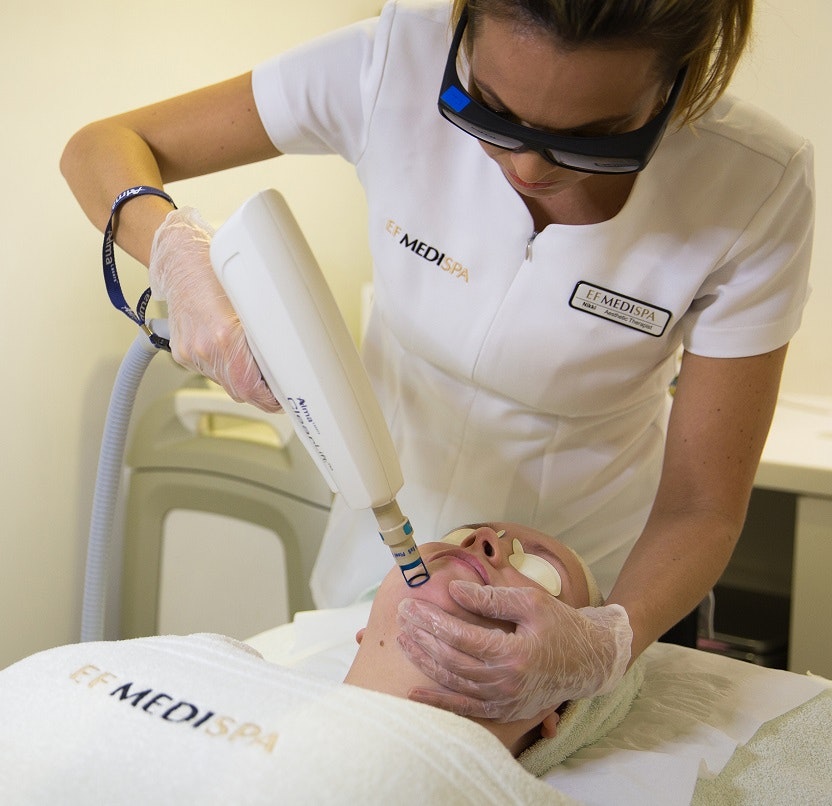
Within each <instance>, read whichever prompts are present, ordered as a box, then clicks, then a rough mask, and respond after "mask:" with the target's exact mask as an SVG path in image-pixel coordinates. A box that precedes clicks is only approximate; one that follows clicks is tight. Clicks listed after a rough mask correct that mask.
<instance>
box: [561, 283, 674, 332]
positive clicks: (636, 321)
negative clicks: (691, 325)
mask: <svg viewBox="0 0 832 806" xmlns="http://www.w3.org/2000/svg"><path fill="white" fill-rule="evenodd" d="M569 306H570V307H571V308H574V309H575V310H576V311H582V312H583V313H589V314H592V315H593V316H599V317H601V319H608V320H609V321H610V322H615V324H617V325H623V326H624V327H629V328H632V329H633V330H639V331H641V332H642V333H646V334H647V335H648V336H655V337H656V338H658V337H659V336H662V335H663V334H664V331H665V330H666V329H667V323H668V322H669V321H670V319H671V317H672V315H673V314H671V312H670V311H667V310H665V309H664V308H659V307H657V306H656V305H649V304H648V303H646V302H642V301H641V300H640V299H633V298H632V297H627V296H625V295H624V294H618V293H616V292H615V291H610V290H609V289H608V288H601V286H597V285H592V284H591V283H584V282H581V283H578V284H577V285H576V286H575V290H574V291H573V292H572V297H571V298H570V300H569Z"/></svg>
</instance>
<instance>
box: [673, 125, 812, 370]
mask: <svg viewBox="0 0 832 806" xmlns="http://www.w3.org/2000/svg"><path fill="white" fill-rule="evenodd" d="M813 232H814V179H813V150H812V146H811V144H810V143H809V142H807V141H803V144H802V146H801V147H800V148H798V149H797V150H796V151H795V153H794V154H793V156H792V157H791V159H790V160H789V161H788V162H787V164H786V165H785V167H784V169H783V171H782V176H781V179H780V181H779V182H778V183H777V185H776V186H775V187H774V189H773V191H772V192H771V193H770V194H769V195H768V197H767V198H765V199H764V200H763V201H762V203H761V204H760V205H759V207H758V208H757V210H756V212H755V213H754V215H753V217H752V218H751V220H750V221H749V223H748V225H747V226H746V227H745V229H744V230H743V231H742V232H741V233H740V235H739V237H738V238H737V239H736V241H735V242H734V243H733V245H732V247H731V248H730V249H729V250H728V252H727V253H726V254H725V257H724V259H723V260H722V261H721V265H720V266H719V267H718V268H717V269H716V270H715V271H714V272H712V273H711V274H710V275H709V277H708V278H707V280H706V281H705V282H704V283H703V285H702V286H701V288H700V290H699V293H698V294H697V296H696V299H695V300H694V302H693V304H692V306H691V309H690V311H689V312H688V314H687V316H686V323H685V332H684V344H685V348H686V349H687V350H689V351H691V352H692V353H696V354H699V355H706V356H711V357H716V358H732V357H740V356H745V355H754V354H761V353H764V352H769V351H771V350H774V349H777V348H778V347H782V346H783V345H784V344H786V343H788V341H789V340H790V339H791V338H792V336H793V335H794V334H795V332H796V331H797V329H798V327H799V326H800V321H801V318H802V313H803V308H804V306H805V304H806V301H807V299H808V296H809V266H810V261H811V256H812V237H813Z"/></svg>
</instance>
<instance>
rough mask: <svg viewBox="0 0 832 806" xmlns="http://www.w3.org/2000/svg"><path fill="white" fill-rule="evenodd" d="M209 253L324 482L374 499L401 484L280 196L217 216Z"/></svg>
mask: <svg viewBox="0 0 832 806" xmlns="http://www.w3.org/2000/svg"><path fill="white" fill-rule="evenodd" d="M211 261H212V263H213V265H214V270H215V271H216V273H217V277H218V278H219V281H220V283H221V284H222V286H223V288H224V289H225V292H226V294H227V295H228V298H229V300H230V301H231V304H232V306H233V307H234V310H235V311H236V312H237V315H238V317H239V318H240V321H241V323H242V325H243V329H244V330H245V333H246V337H247V339H248V344H249V347H250V348H251V351H252V353H253V355H254V357H255V359H256V361H257V364H258V366H259V367H260V371H261V373H262V374H263V377H264V378H265V380H266V383H267V384H268V386H269V388H270V389H271V390H272V392H273V394H274V396H275V397H276V398H277V400H278V401H279V402H280V404H281V405H282V406H283V408H284V410H285V411H286V412H287V413H289V414H290V415H292V422H293V425H294V427H295V431H296V432H297V434H298V436H299V437H300V438H301V440H302V441H303V443H304V444H305V445H306V447H307V449H308V451H309V453H310V454H311V456H312V458H313V459H314V461H315V463H316V464H317V466H318V468H319V469H320V471H321V473H322V474H323V476H324V478H325V479H326V481H327V483H328V484H329V486H330V488H331V489H332V490H333V492H340V493H341V495H342V496H343V498H344V500H345V502H346V503H347V505H348V506H349V507H350V508H352V509H365V508H373V509H375V508H377V507H380V506H382V505H384V504H388V503H390V502H391V501H393V500H394V499H395V496H396V493H398V491H399V490H400V489H401V487H402V484H403V478H402V472H401V467H400V465H399V459H398V456H397V454H396V450H395V447H394V446H393V440H392V438H391V436H390V431H389V429H388V428H387V423H386V422H385V420H384V416H383V415H382V412H381V408H380V406H379V404H378V400H377V399H376V396H375V393H374V392H373V389H372V386H371V384H370V379H369V377H368V376H367V372H366V370H365V369H364V365H363V364H362V362H361V358H360V357H359V355H358V351H357V349H356V347H355V343H354V342H353V339H352V337H351V335H350V333H349V330H348V329H347V326H346V323H345V322H344V319H343V317H342V315H341V312H340V310H339V308H338V305H337V303H336V302H335V298H334V297H333V296H332V292H331V291H330V288H329V286H328V284H327V282H326V279H325V278H324V275H323V273H322V271H321V269H320V267H319V266H318V263H317V261H316V260H315V257H314V256H313V254H312V251H311V249H310V248H309V245H308V244H307V242H306V239H305V238H304V236H303V233H302V232H301V230H300V227H299V226H298V224H297V222H296V221H295V219H294V216H293V215H292V213H291V211H290V209H289V206H288V205H287V204H286V201H285V200H284V198H283V197H282V196H281V195H280V194H279V193H278V192H277V191H276V190H264V191H262V192H260V193H258V194H256V195H255V196H253V197H252V198H250V199H249V200H248V201H246V202H245V203H244V204H243V205H242V206H241V207H240V208H239V209H238V210H237V211H236V212H235V213H234V214H233V215H232V216H231V217H230V218H229V219H228V221H226V222H225V223H224V224H223V225H222V226H221V227H220V229H219V230H218V231H217V233H216V235H215V236H214V239H213V242H212V244H211Z"/></svg>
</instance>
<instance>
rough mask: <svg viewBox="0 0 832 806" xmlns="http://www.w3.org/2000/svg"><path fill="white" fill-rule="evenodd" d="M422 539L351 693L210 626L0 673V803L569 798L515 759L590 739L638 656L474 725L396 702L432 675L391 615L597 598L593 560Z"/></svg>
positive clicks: (628, 698) (550, 760) (535, 538)
mask: <svg viewBox="0 0 832 806" xmlns="http://www.w3.org/2000/svg"><path fill="white" fill-rule="evenodd" d="M420 548H421V551H422V557H423V559H424V560H425V561H426V563H427V564H428V567H429V570H430V573H431V580H430V582H429V583H427V584H426V585H424V586H423V587H421V588H418V589H415V590H414V589H409V588H407V587H406V586H405V583H404V582H403V580H402V578H401V574H400V573H399V572H398V571H397V570H396V569H393V570H392V571H391V572H390V573H389V574H388V575H387V577H385V579H384V580H383V581H382V583H381V585H380V587H379V589H378V592H377V594H376V596H375V598H374V601H373V604H372V609H371V611H370V616H369V620H368V624H367V627H366V628H365V629H363V630H361V631H360V632H359V635H358V638H359V641H360V646H359V648H358V651H357V654H356V657H355V661H354V663H353V664H352V666H351V668H350V670H349V672H348V674H347V676H346V679H345V683H347V684H348V685H338V684H335V683H331V682H328V681H324V680H319V679H312V678H311V677H310V676H309V675H308V674H300V673H298V672H297V671H295V670H292V669H288V668H283V667H279V666H276V665H274V664H271V663H267V662H266V661H264V660H263V659H262V658H261V657H259V655H257V653H255V652H254V650H252V649H251V648H250V647H247V646H246V645H244V644H241V643H239V642H237V641H234V640H233V639H228V638H224V637H222V636H211V635H196V636H185V637H179V636H166V637H155V638H143V639H136V640H131V641H120V642H103V643H93V644H77V645H70V646H65V647H59V648H56V649H51V650H47V651H45V652H41V653H39V654H37V655H33V656H31V657H29V658H26V659H24V660H22V661H19V662H18V663H16V664H13V665H12V666H10V667H8V668H7V669H5V670H3V671H0V802H26V803H53V802H57V801H60V802H62V803H76V802H79V803H80V802H87V803H88V802H119V803H140V802H153V803H181V802H182V801H183V799H185V798H188V799H194V798H195V799H201V800H208V801H209V802H234V803H269V802H273V801H274V800H275V799H277V800H279V801H280V802H281V803H293V802H304V801H305V802H310V799H311V800H315V801H318V802H327V803H340V802H347V801H350V800H355V799H356V798H359V797H360V798H362V799H363V800H364V801H369V802H386V801H388V800H390V799H392V798H396V800H397V801H398V802H400V803H410V802H413V803H416V802H419V803H424V802H449V799H453V802H455V803H465V802H472V803H474V802H476V803H505V802H524V803H569V802H571V801H570V800H569V799H568V798H567V797H566V796H564V795H561V794H560V793H558V792H556V791H555V790H554V789H552V788H551V787H550V786H548V785H546V784H544V783H542V782H540V781H538V780H537V779H536V778H534V777H533V776H532V775H529V774H528V772H526V770H524V769H523V767H521V766H520V765H519V764H517V762H516V761H515V760H514V758H513V756H517V755H520V761H521V764H523V765H524V766H525V767H526V769H528V770H530V771H532V772H533V773H534V774H536V775H540V774H541V773H542V772H544V771H545V770H546V769H549V768H550V767H552V766H553V765H554V764H556V763H558V762H559V761H561V760H562V759H563V758H565V757H566V756H568V755H569V754H571V753H572V752H574V751H575V750H577V749H579V748H580V747H581V746H583V745H586V744H589V743H591V742H593V741H595V740H597V739H598V738H600V736H602V735H603V734H604V733H606V732H608V731H609V730H611V729H612V728H613V727H614V726H615V725H616V724H617V723H618V722H620V720H621V719H623V717H624V716H625V715H626V713H627V710H628V709H629V706H630V704H631V702H632V700H633V699H634V697H635V695H636V693H637V691H638V686H639V685H640V680H641V677H640V667H639V665H638V664H636V665H635V666H634V667H633V668H632V669H631V670H630V672H629V673H628V674H627V675H626V676H625V678H624V680H623V681H622V683H621V684H620V685H619V687H618V688H617V689H616V690H615V691H613V692H611V693H609V694H607V695H604V696H602V697H597V698H594V699H592V700H581V701H577V702H573V703H568V704H563V705H562V707H561V708H558V709H557V710H553V711H550V712H545V713H541V714H539V715H538V716H537V717H535V718H534V719H529V720H522V721H518V722H510V723H496V722H491V721H488V720H483V721H481V722H480V723H479V724H475V723H474V722H473V721H472V720H469V719H465V718H462V717H459V716H456V715H454V714H451V713H446V712H444V711H440V710H438V709H436V708H432V707H430V706H426V705H422V704H420V703H415V702H410V701H408V700H407V699H405V698H406V696H407V693H408V691H410V689H411V688H413V687H414V686H420V685H435V684H433V682H432V681H429V680H428V679H427V678H425V677H424V676H423V675H422V673H421V672H420V671H418V670H417V669H416V668H415V667H414V666H413V665H412V664H411V663H410V662H409V661H408V660H407V659H406V656H405V655H404V653H403V652H402V651H401V649H400V648H399V645H398V640H397V636H398V633H399V629H398V627H397V625H396V617H397V607H398V603H399V601H400V600H401V599H402V598H405V597H413V596H414V595H418V596H419V597H423V598H426V599H428V600H429V601H432V602H434V603H436V604H439V605H441V606H442V607H445V608H448V609H453V608H454V603H453V600H452V599H451V598H450V596H449V594H448V585H449V583H450V582H451V581H452V580H454V579H465V580H472V581H478V582H480V583H482V584H490V585H494V586H507V587H519V586H524V587H529V586H535V587H538V588H541V589H542V590H544V591H546V593H547V595H551V596H556V597H557V598H559V599H560V600H561V601H563V602H564V603H565V604H568V605H570V606H573V607H583V606H587V605H590V604H599V603H600V595H599V593H598V590H597V587H596V586H595V584H594V581H593V579H592V577H591V575H590V574H589V572H588V571H587V569H586V566H585V565H584V564H583V563H582V562H581V560H580V559H579V558H578V557H577V556H576V555H575V554H574V553H572V552H571V551H570V550H569V549H568V548H566V547H565V546H564V545H563V544H561V543H559V542H558V541H555V540H553V539H552V538H550V537H547V536H546V535H543V534H541V533H539V532H536V531H534V530H531V529H529V528H527V527H520V526H516V525H513V524H491V525H487V526H479V527H475V528H468V527H466V528H464V529H461V530H456V531H455V532H453V533H451V534H450V535H448V536H447V538H446V539H445V541H444V542H437V543H426V544H423V545H422V546H421V547H420ZM468 617H469V618H473V616H471V614H468ZM492 626H493V625H492ZM502 626H503V628H504V629H507V630H508V629H510V627H509V625H505V624H504V625H502ZM390 695H392V696H390Z"/></svg>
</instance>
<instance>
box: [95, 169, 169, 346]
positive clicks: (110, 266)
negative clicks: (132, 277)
mask: <svg viewBox="0 0 832 806" xmlns="http://www.w3.org/2000/svg"><path fill="white" fill-rule="evenodd" d="M136 196H159V197H161V198H163V199H165V200H167V201H169V202H170V203H171V204H172V205H173V207H174V209H176V204H175V203H174V201H173V199H172V198H171V197H170V196H168V194H167V193H165V192H164V191H163V190H159V189H158V188H153V187H146V186H144V185H139V186H137V187H132V188H127V190H123V191H122V192H121V193H119V194H118V196H116V200H115V201H114V202H113V206H112V208H111V209H110V218H109V220H108V221H107V226H106V227H105V228H104V246H103V247H102V253H101V260H102V264H103V268H104V283H105V285H106V286H107V296H109V298H110V302H112V303H113V306H114V307H115V308H117V309H118V310H120V311H121V312H122V313H123V314H124V315H125V316H126V317H127V318H128V319H131V320H132V321H133V322H135V323H136V324H137V325H138V326H139V327H140V328H141V329H142V330H144V332H145V333H147V335H148V338H149V339H150V342H151V344H153V346H154V347H157V348H158V349H160V350H170V341H169V340H168V339H165V338H162V336H158V335H157V334H156V333H154V332H153V331H152V330H151V329H150V327H149V326H148V324H147V322H146V321H145V314H146V312H147V304H148V303H149V302H150V289H149V288H148V289H146V290H145V292H144V293H143V294H142V295H141V297H139V301H138V303H137V304H136V310H135V311H134V310H133V309H132V308H131V307H130V306H129V305H128V304H127V300H125V298H124V294H123V293H122V291H121V283H120V282H119V279H118V272H117V271H116V255H115V248H114V246H115V237H114V233H115V218H116V213H117V212H118V210H119V208H120V207H121V205H122V204H124V203H125V202H127V201H129V200H130V199H134V198H136Z"/></svg>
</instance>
